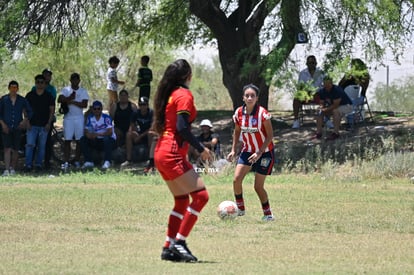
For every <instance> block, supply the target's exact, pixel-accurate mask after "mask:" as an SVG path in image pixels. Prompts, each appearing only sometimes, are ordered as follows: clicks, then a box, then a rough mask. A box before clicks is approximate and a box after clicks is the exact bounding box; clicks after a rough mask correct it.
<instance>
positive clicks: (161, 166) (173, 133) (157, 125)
mask: <svg viewBox="0 0 414 275" xmlns="http://www.w3.org/2000/svg"><path fill="white" fill-rule="evenodd" d="M191 76H192V74H191V67H190V65H189V64H188V62H187V61H186V60H184V59H179V60H176V61H175V62H173V63H172V64H170V65H169V66H168V67H167V69H166V71H165V73H164V75H163V77H162V79H161V81H160V83H159V84H158V89H157V92H156V95H155V99H154V115H155V119H154V123H153V126H152V130H153V131H154V132H156V133H157V134H158V135H159V139H158V142H157V146H156V148H155V154H154V160H155V166H156V167H157V169H158V171H159V172H160V174H161V176H162V177H163V179H164V180H165V181H166V183H167V185H168V188H169V190H170V192H171V193H172V195H173V196H174V208H173V209H172V211H171V213H170V216H169V219H168V228H167V237H166V240H165V243H164V247H163V249H162V253H161V259H162V260H169V261H182V262H196V261H197V258H196V257H195V256H194V255H193V254H192V253H191V251H190V250H189V249H188V247H187V244H186V238H187V236H188V235H189V234H190V231H191V230H192V228H193V226H194V224H195V223H196V221H197V218H198V216H199V214H200V212H201V210H202V209H203V208H204V206H205V205H206V204H207V202H208V199H209V195H208V192H207V190H206V187H205V185H204V182H203V180H202V178H201V177H200V176H199V175H198V174H197V173H196V172H195V171H194V169H193V166H192V164H191V163H190V162H188V160H187V157H186V156H187V152H188V148H189V145H190V144H191V145H192V146H193V147H194V148H195V149H196V150H197V151H198V152H200V154H201V158H202V159H203V160H207V159H208V158H210V157H211V156H210V151H209V150H208V148H205V147H204V146H203V145H202V144H201V143H200V142H198V141H197V138H196V137H195V136H194V135H193V134H192V133H191V123H192V122H193V121H194V119H195V118H196V115H197V111H196V108H195V106H194V98H193V95H192V93H191V91H190V90H189V88H188V86H189V84H190V82H191ZM190 197H191V202H190Z"/></svg>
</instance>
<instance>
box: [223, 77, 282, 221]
mask: <svg viewBox="0 0 414 275" xmlns="http://www.w3.org/2000/svg"><path fill="white" fill-rule="evenodd" d="M258 99H259V88H257V87H256V86H255V85H253V84H249V85H246V86H244V87H243V101H244V104H243V106H241V107H239V108H237V109H236V111H235V113H234V115H233V121H234V124H235V128H234V135H233V143H232V148H231V152H230V153H229V154H228V156H227V159H228V160H229V161H232V160H233V159H234V158H235V156H236V153H237V151H236V150H237V145H238V143H239V141H240V135H241V137H242V142H243V145H242V149H241V154H240V157H239V158H238V161H237V165H236V169H235V171H234V180H233V191H234V196H235V199H236V204H237V207H238V208H239V216H243V215H244V214H245V205H244V199H243V185H242V184H243V180H244V177H245V176H246V175H247V173H249V172H250V171H251V170H252V171H254V172H255V174H254V190H255V191H256V193H257V196H258V197H259V200H260V203H261V206H262V211H263V218H262V220H263V221H273V220H274V217H273V214H272V210H271V209H270V204H269V198H268V195H267V192H266V190H265V188H264V183H265V180H266V177H267V175H270V174H271V173H272V169H273V163H274V150H273V142H272V140H273V128H272V123H271V121H270V120H271V118H272V115H271V114H270V113H269V112H268V111H267V110H266V109H265V108H263V107H262V106H260V105H258V103H257V102H258Z"/></svg>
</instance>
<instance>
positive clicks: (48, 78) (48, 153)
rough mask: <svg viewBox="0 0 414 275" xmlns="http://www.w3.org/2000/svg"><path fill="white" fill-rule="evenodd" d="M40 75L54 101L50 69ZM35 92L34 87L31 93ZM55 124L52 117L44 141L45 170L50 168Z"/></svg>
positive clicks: (54, 91)
mask: <svg viewBox="0 0 414 275" xmlns="http://www.w3.org/2000/svg"><path fill="white" fill-rule="evenodd" d="M42 75H43V77H44V78H45V82H46V88H45V91H46V92H48V93H50V94H51V95H52V96H53V99H54V100H55V101H56V96H57V91H56V88H55V86H53V85H52V83H51V82H52V75H53V73H52V71H51V70H50V69H44V70H43V71H42ZM35 90H36V86H33V87H32V91H35ZM55 122H56V117H53V122H52V124H51V126H50V129H49V132H48V133H47V140H46V149H45V161H44V166H45V168H49V167H50V159H51V157H52V150H53V148H52V146H53V143H52V128H53V124H54V123H55Z"/></svg>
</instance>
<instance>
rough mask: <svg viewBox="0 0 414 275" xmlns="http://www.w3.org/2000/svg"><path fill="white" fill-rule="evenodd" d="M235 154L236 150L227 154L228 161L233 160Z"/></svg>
mask: <svg viewBox="0 0 414 275" xmlns="http://www.w3.org/2000/svg"><path fill="white" fill-rule="evenodd" d="M235 154H236V153H235V152H234V151H231V152H230V153H229V154H228V155H227V158H226V159H227V161H229V162H232V161H233V158H234V155H235Z"/></svg>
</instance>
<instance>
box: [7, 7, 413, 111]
mask: <svg viewBox="0 0 414 275" xmlns="http://www.w3.org/2000/svg"><path fill="white" fill-rule="evenodd" d="M413 12H414V1H413V0H370V1H368V0H358V1H357V0H267V1H266V0H237V1H236V0H227V1H224V0H158V1H153V0H145V1H143V0H122V1H121V0H97V1H87V0H50V1H38V0H12V1H8V2H7V3H6V2H5V1H2V2H0V46H1V48H2V51H1V52H0V57H1V55H2V54H3V55H4V54H10V52H12V51H14V50H16V49H19V48H20V49H21V48H22V47H23V48H24V45H25V43H28V42H30V43H37V42H38V41H39V38H40V37H41V36H46V37H49V38H50V39H51V40H53V41H54V42H55V46H56V47H58V46H59V45H60V44H61V43H62V41H64V40H65V39H67V38H76V37H79V36H81V35H82V34H83V33H84V31H85V30H86V29H87V28H88V23H89V21H90V19H91V18H93V19H94V21H96V20H98V21H100V22H101V25H102V27H103V29H104V31H105V33H106V34H107V35H108V36H112V37H114V38H115V39H116V37H117V34H119V33H122V34H124V37H128V38H129V39H127V40H126V41H124V44H125V47H127V46H128V45H129V44H130V43H148V44H151V45H153V46H154V47H163V46H165V45H168V46H170V47H171V46H178V45H184V46H187V47H189V46H192V45H194V44H197V43H199V44H200V43H201V44H205V45H212V46H215V47H217V49H218V55H219V60H220V65H221V67H222V71H223V83H224V85H225V87H226V88H227V89H228V91H229V95H230V97H231V99H232V102H233V107H234V108H235V107H237V106H239V105H241V104H242V97H241V89H242V87H243V86H244V85H245V84H248V83H254V84H256V85H257V86H259V88H260V89H261V96H260V103H261V104H262V105H264V106H265V107H267V104H268V94H269V86H270V85H271V83H272V80H273V79H274V76H275V75H277V74H278V73H279V72H280V71H281V70H282V69H284V64H286V62H287V60H288V59H289V55H290V53H291V52H292V50H293V49H294V48H295V45H296V44H297V43H302V42H307V43H308V47H309V48H311V49H314V51H315V53H319V52H320V48H321V47H323V48H324V49H325V50H326V59H327V60H328V62H327V65H330V66H334V64H335V63H336V62H337V61H339V60H341V59H342V58H343V57H345V56H347V55H349V54H350V53H352V50H353V48H355V47H356V46H358V45H363V51H364V53H363V54H364V58H365V59H366V60H368V61H370V60H381V58H382V56H383V55H384V52H385V49H391V50H392V52H393V53H394V55H395V57H396V58H398V56H399V55H400V54H401V53H402V52H403V50H404V45H405V44H406V43H408V41H410V40H409V39H410V38H412V35H413V25H412V24H413V22H414V20H413V19H414V18H413ZM5 49H7V50H8V51H5ZM330 68H331V67H329V66H327V67H326V69H328V70H329V69H330Z"/></svg>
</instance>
